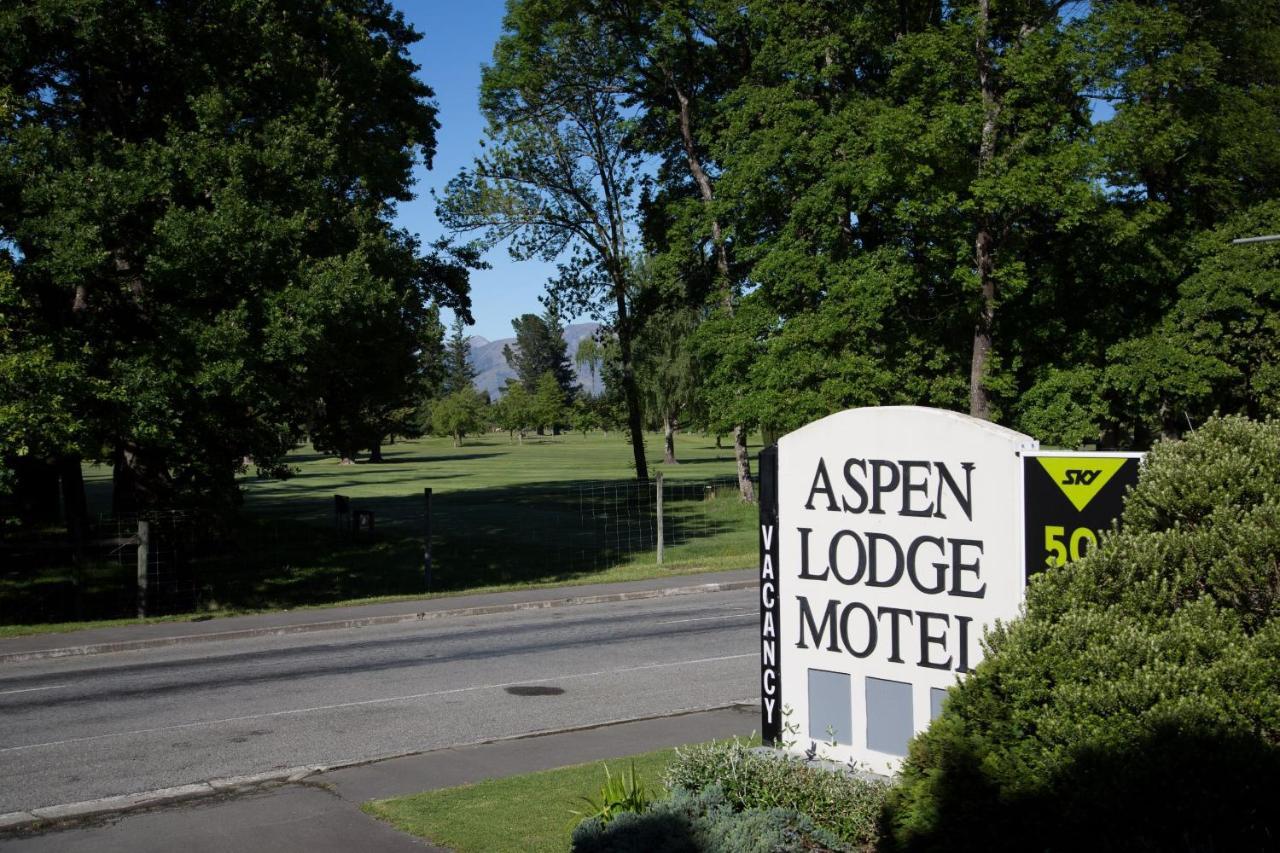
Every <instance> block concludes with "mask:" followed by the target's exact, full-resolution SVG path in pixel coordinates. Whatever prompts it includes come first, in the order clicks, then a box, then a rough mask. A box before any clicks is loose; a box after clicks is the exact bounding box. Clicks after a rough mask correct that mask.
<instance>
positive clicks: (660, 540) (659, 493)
mask: <svg viewBox="0 0 1280 853" xmlns="http://www.w3.org/2000/svg"><path fill="white" fill-rule="evenodd" d="M654 479H655V480H657V489H658V565H659V566H661V565H662V546H663V544H664V543H663V541H662V538H663V537H662V472H661V471H659V472H658V473H657V475H656V476H655V478H654Z"/></svg>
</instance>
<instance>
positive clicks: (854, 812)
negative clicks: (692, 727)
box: [665, 740, 888, 847]
mask: <svg viewBox="0 0 1280 853" xmlns="http://www.w3.org/2000/svg"><path fill="white" fill-rule="evenodd" d="M665 781H666V783H667V784H668V785H669V786H670V787H671V788H673V789H684V790H688V791H692V792H701V791H706V790H709V789H711V788H716V789H717V790H718V791H719V792H720V795H721V796H722V797H723V798H724V801H725V803H726V804H728V805H729V806H730V807H731V808H733V809H737V810H744V809H773V808H780V809H786V810H791V811H795V812H799V813H802V814H804V815H806V816H807V817H808V818H810V819H812V821H813V823H814V824H815V825H816V826H819V827H822V828H823V829H824V830H826V831H827V832H830V833H831V834H832V835H833V836H835V837H836V838H839V839H841V840H842V841H843V842H845V843H847V844H849V845H852V846H857V847H861V846H865V845H870V844H872V843H874V842H875V840H876V837H877V835H876V834H877V827H876V822H877V819H878V817H879V813H880V809H881V806H882V805H883V803H884V800H885V796H886V793H887V790H888V786H887V785H885V784H883V783H880V782H871V781H867V780H865V779H861V778H858V777H855V776H849V775H845V774H844V773H841V772H831V771H829V770H824V769H822V768H817V767H813V766H810V765H809V764H807V763H806V762H804V761H802V760H800V759H797V758H791V757H786V756H781V755H778V756H774V755H765V754H762V753H760V752H758V751H755V750H753V749H751V748H750V747H749V746H748V745H747V744H746V743H744V742H741V741H737V740H728V741H720V742H714V743H711V744H708V745H705V746H697V747H691V748H688V749H680V750H677V756H676V759H675V761H673V762H672V763H671V765H670V766H669V767H668V768H667V773H666V777H665Z"/></svg>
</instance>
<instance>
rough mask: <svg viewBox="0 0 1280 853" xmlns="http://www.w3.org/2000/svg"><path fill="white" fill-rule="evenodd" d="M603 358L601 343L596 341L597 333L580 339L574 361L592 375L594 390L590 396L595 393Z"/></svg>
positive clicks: (580, 368)
mask: <svg viewBox="0 0 1280 853" xmlns="http://www.w3.org/2000/svg"><path fill="white" fill-rule="evenodd" d="M603 360H604V354H603V351H602V348H601V346H600V344H599V343H597V342H596V338H595V335H591V336H590V337H586V338H583V339H582V340H580V341H578V348H577V349H576V350H574V352H573V363H574V365H576V366H577V368H578V369H579V370H584V369H585V370H586V371H587V372H588V373H589V374H590V375H591V388H592V392H591V394H589V395H588V396H592V395H594V389H595V387H596V377H597V376H598V375H599V374H600V364H601V362H602V361H603Z"/></svg>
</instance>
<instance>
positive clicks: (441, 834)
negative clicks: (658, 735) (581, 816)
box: [364, 749, 675, 853]
mask: <svg viewBox="0 0 1280 853" xmlns="http://www.w3.org/2000/svg"><path fill="white" fill-rule="evenodd" d="M674 758H675V749H660V750H657V751H655V752H646V753H642V754H640V755H635V756H629V757H626V758H616V759H611V760H609V761H607V762H603V761H595V762H592V763H590V764H576V765H573V766H571V767H560V768H557V769H555V770H543V771H540V772H538V773H528V774H525V775H523V776H511V777H508V778H505V779H489V780H486V781H484V782H479V783H477V784H474V785H462V786H459V787H457V788H443V789H441V790H438V791H425V792H423V793H421V794H412V795H410V796H407V797H398V798H396V799H392V800H374V801H373V802H370V803H366V804H365V805H364V810H365V812H367V813H368V814H370V815H373V816H374V817H377V818H380V819H382V820H385V821H387V822H388V823H390V824H391V825H393V826H394V827H396V828H397V829H399V830H401V831H402V832H407V833H409V834H410V835H416V836H418V837H419V838H425V839H427V840H428V841H430V842H431V843H433V844H438V845H443V846H445V847H449V848H451V849H453V850H455V851H457V853H506V851H510V853H542V851H546V853H553V851H554V853H563V851H565V850H567V849H568V848H569V836H570V834H571V833H572V831H573V826H574V825H575V824H576V823H577V818H575V816H574V815H573V814H572V813H571V812H572V810H582V811H585V810H587V806H586V804H585V803H583V802H582V800H581V798H582V797H591V798H592V799H599V794H600V788H601V787H602V786H603V785H604V782H605V773H604V767H605V765H606V764H607V765H608V767H609V772H610V773H612V774H614V775H615V776H616V775H618V774H619V773H623V772H626V771H629V769H630V767H631V762H632V761H634V762H635V769H636V777H637V778H638V779H639V780H640V781H641V782H642V783H643V784H644V785H645V786H646V787H648V788H649V790H650V792H651V793H652V794H653V795H654V796H655V797H659V796H662V795H663V794H665V793H666V789H665V788H664V787H663V786H662V783H661V779H662V773H663V771H664V770H665V769H666V768H667V765H669V764H670V763H671V761H672V760H673V759H674Z"/></svg>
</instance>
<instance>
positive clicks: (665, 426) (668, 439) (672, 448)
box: [662, 415, 680, 465]
mask: <svg viewBox="0 0 1280 853" xmlns="http://www.w3.org/2000/svg"><path fill="white" fill-rule="evenodd" d="M662 463H663V464H664V465H679V464H680V463H679V462H677V461H676V419H675V418H673V417H672V416H670V415H667V416H666V417H664V418H663V419H662Z"/></svg>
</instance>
